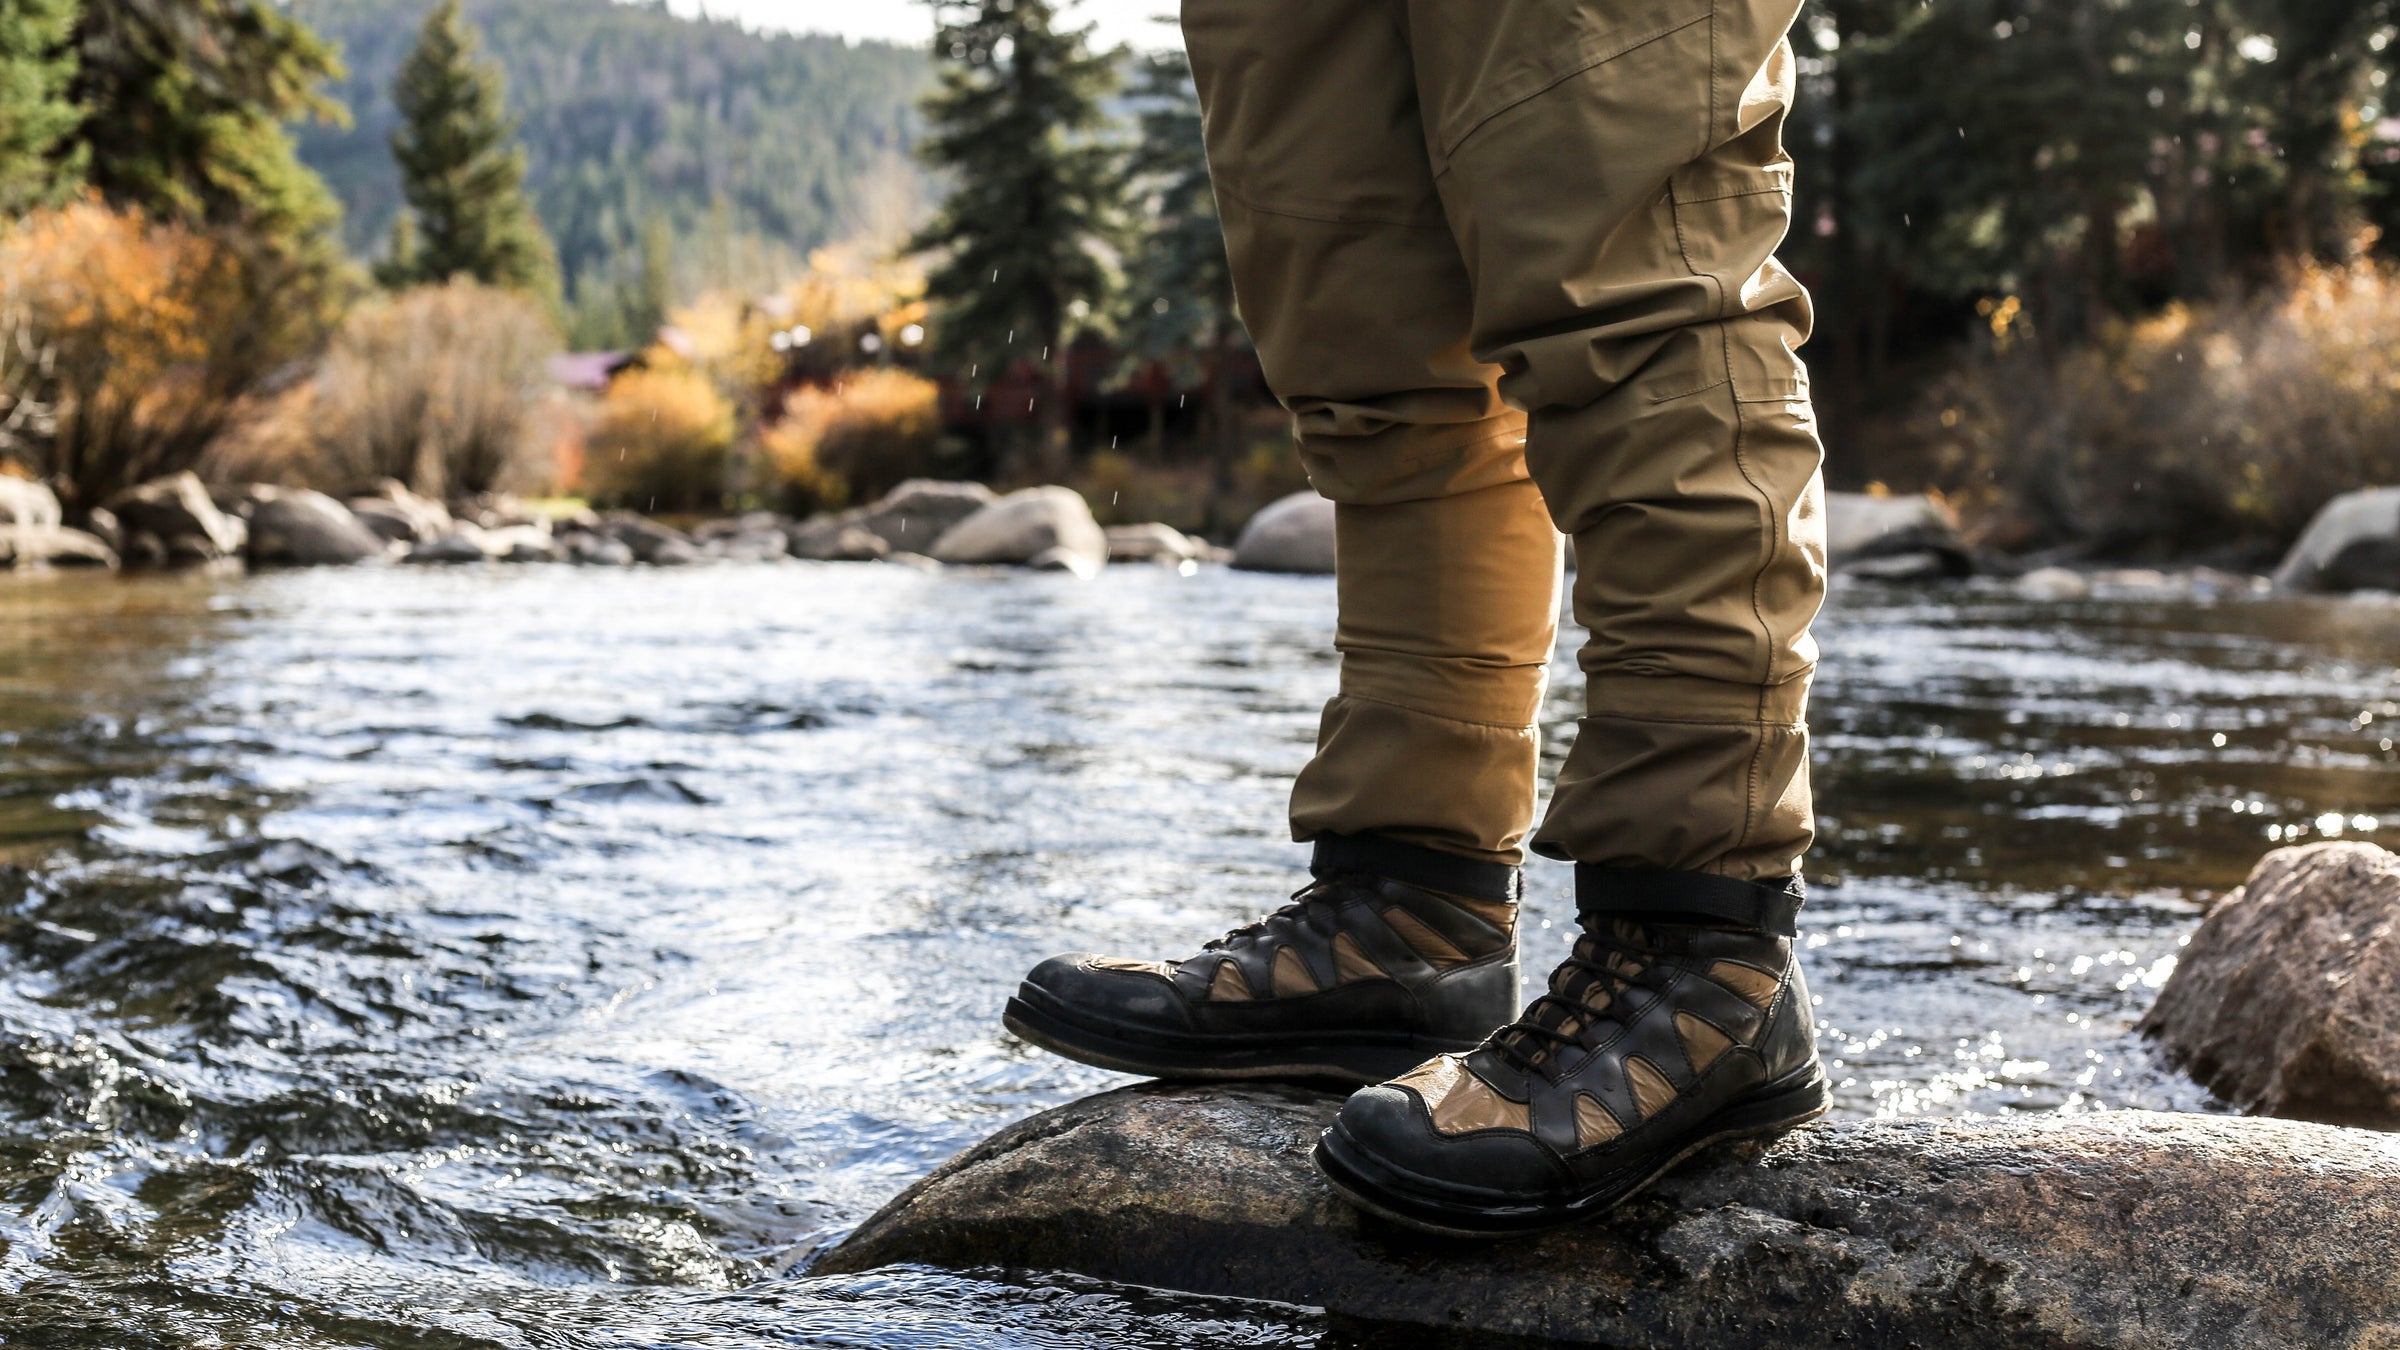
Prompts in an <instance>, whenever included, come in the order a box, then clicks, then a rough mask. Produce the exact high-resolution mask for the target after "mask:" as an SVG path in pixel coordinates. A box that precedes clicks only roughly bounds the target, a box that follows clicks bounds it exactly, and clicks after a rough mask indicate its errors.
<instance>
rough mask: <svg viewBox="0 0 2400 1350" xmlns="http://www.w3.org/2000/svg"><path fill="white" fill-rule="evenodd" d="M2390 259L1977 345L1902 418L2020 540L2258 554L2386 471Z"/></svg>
mask: <svg viewBox="0 0 2400 1350" xmlns="http://www.w3.org/2000/svg"><path fill="white" fill-rule="evenodd" d="M2394 351H2400V275H2396V274H2395V273H2394V272H2393V271H2392V270H2391V269H2388V268H2385V267H2380V266H2374V265H2363V264H2362V265H2359V266H2355V267H2344V268H2316V269H2311V270H2309V271H2306V272H2304V273H2301V274H2298V275H2296V276H2294V277H2292V278H2291V279H2289V280H2288V281H2287V282H2286V283H2285V284H2284V285H2282V286H2279V287H2277V288H2275V289H2274V290H2272V291H2270V292H2268V293H2266V294H2263V295H2261V296H2259V297H2257V298H2255V299H2253V300H2251V301H2248V302H2246V303H2238V304H2227V305H2221V306H2182V305H2178V306H2173V307H2170V308H2168V309H2166V310H2164V311H2162V312H2161V313H2159V314H2157V315H2154V316H2152V317H2150V318H2147V319H2143V320H2140V321H2138V322H2133V323H2125V324H2119V325H2116V326H2114V327H2112V328H2110V329H2109V330H2108V331H2107V332H2105V333H2104V334H2102V336H2101V338H2100V339H2099V341H2097V342H2095V343H2093V344H2091V345H2090V346H2088V347H2084V348H2080V349H2078V350H2075V351H2071V352H2067V353H2065V354H2063V355H2059V354H2048V353H2044V352H2042V351H2041V350H2040V349H2039V344H2038V343H2034V342H2023V341H2020V342H2014V343H2009V344H1995V345H1994V347H1993V348H1992V349H1991V350H1988V351H1987V352H1985V353H1984V354H1983V355H1982V356H1981V357H1979V358H1977V359H1974V360H1971V361H1969V362H1968V363H1966V365H1965V366H1964V367H1962V369H1961V370H1959V371H1958V372H1956V373H1954V374H1953V375H1951V376H1950V377H1948V378H1947V379H1945V380H1944V381H1942V382H1941V383H1940V384H1938V385H1937V387H1936V388H1935V389H1934V391H1933V394H1932V397H1931V399H1930V400H1929V401H1928V402H1927V403H1926V404H1925V405H1924V407H1923V408H1922V410H1921V411H1920V413H1919V414H1918V415H1917V416H1916V417H1915V418H1914V420H1913V428H1914V435H1915V437H1916V439H1917V440H1918V442H1919V443H1920V444H1921V445H1924V446H1926V447H1927V448H1928V450H1929V451H1930V454H1931V457H1932V460H1933V462H1934V464H1935V465H1936V466H1937V472H1936V475H1935V477H1936V480H1937V481H1936V482H1935V484H1934V485H1935V486H1937V487H1946V488H1950V489H1952V490H1953V491H1954V492H1956V493H1958V494H1960V495H1961V496H1962V497H1964V499H1965V500H1967V501H1968V502H1969V503H1971V504H1974V503H1979V504H1980V505H1981V506H1982V507H1983V508H1984V510H1985V511H1986V512H1999V513H2006V514H2009V515H2013V516H2014V517H2016V518H2018V520H2019V528H2021V529H2023V530H2024V531H2026V532H2027V533H2028V534H2029V541H2030V542H2063V541H2078V542H2089V543H2092V544H2095V545H2097V546H2098V548H2099V549H2100V550H2101V551H2103V552H2108V553H2115V554H2143V553H2149V554H2181V553H2193V552H2201V553H2220V554H2227V555H2237V554H2246V555H2249V557H2250V558H2251V559H2264V558H2266V557H2267V556H2269V555H2271V554H2272V553H2273V552H2274V551H2275V550H2276V549H2278V548H2280V547H2281V546H2283V545H2284V544H2286V543H2288V542H2289V541H2290V540H2291V539H2292V538H2293V537H2294V536H2296V535H2297V534H2298V533H2299V531H2300V529H2301V527H2302V526H2304V525H2306V524H2307V522H2308V518H2309V517H2310V516H2311V515H2313V514H2315V512H2316V510H2317V508H2319V507H2320V506H2322V505H2324V503H2325V502H2326V501H2327V500H2329V499H2330V498H2332V497H2334V496H2335V495H2337V494H2339V493H2341V492H2345V491H2347V490H2349V489H2351V488H2356V487H2364V486H2370V485H2378V484H2392V483H2400V365H2395V364H2394V361H2393V358H2392V353H2393V352H2394Z"/></svg>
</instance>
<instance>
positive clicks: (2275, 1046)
mask: <svg viewBox="0 0 2400 1350" xmlns="http://www.w3.org/2000/svg"><path fill="white" fill-rule="evenodd" d="M2141 1029H2142V1030H2143V1031H2144V1032H2146V1033H2147V1034H2149V1035H2151V1036H2153V1037H2156V1038H2157V1039H2158V1041H2159V1042H2160V1043H2161V1044H2162V1045H2163V1046H2164V1047H2165V1048H2166V1050H2167V1053H2168V1055H2169V1056H2170V1057H2172V1058H2173V1059H2175V1060H2177V1061H2178V1062H2179V1063H2181V1064H2182V1065H2183V1066H2184V1067H2185V1068H2186V1069H2187V1070H2188V1071H2189V1072H2190V1073H2191V1075H2192V1077H2194V1078H2195V1079H2198V1080H2199V1081H2200V1082H2201V1083H2203V1084H2205V1085H2206V1086H2207V1087H2208V1088H2209V1089H2210V1090H2211V1091H2213V1092H2215V1093H2216V1094H2217V1095H2218V1096H2220V1097H2223V1098H2224V1099H2226V1100H2227V1101H2230V1102H2232V1103H2234V1104H2235V1105H2237V1106H2240V1107H2241V1108H2242V1109H2243V1110H2245V1111H2254V1112H2257V1113H2259V1114H2262V1115H2271V1116H2289V1117H2295V1118H2298V1119H2303V1120H2321V1121H2329V1122H2332V1123H2335V1124H2342V1125H2364V1126H2369V1127H2371V1128H2374V1129H2381V1130H2400V856H2396V855H2394V854H2392V853H2389V852H2386V851H2385V850H2383V849H2380V848H2377V847H2375V846H2374V845H2372V844H2362V843H2352V842H2347V841H2331V842H2326V843H2319V844H2308V845H2304V846H2302V847H2299V848H2283V849H2277V850H2275V851H2274V852H2273V853H2270V854H2268V855H2267V856H2266V857H2265V858H2263V859H2260V860H2259V864H2258V867H2257V868H2256V869H2255V870H2253V871H2252V872H2251V873H2250V880H2249V881H2248V883H2246V884H2245V885H2244V886H2243V887H2242V888H2241V889H2240V890H2237V891H2235V892H2234V893H2233V894H2231V895H2229V896H2227V897H2226V898H2225V899H2224V900H2222V901H2220V902H2219V903H2218V904H2217V906H2216V908H2214V909H2212V910H2210V911H2209V913H2208V917H2207V918H2206V919H2203V920H2202V921H2201V923H2200V929H2199V931H2198V932H2196V933H2194V934H2192V938H2191V942H2190V943H2189V944H2188V945H2187V946H2186V947H2185V948H2184V950H2183V952H2182V953H2181V954H2180V955H2179V956H2178V957H2177V958H2176V962H2175V973H2174V974H2173V975H2172V976H2170V977H2169V978H2168V980H2167V984H2166V987H2165V988H2164V989H2161V990H2159V993H2158V1001H2157V1002H2156V1003H2154V1004H2152V1005H2151V1008H2150V1012H2149V1014H2148V1015H2147V1016H2145V1017H2144V1018H2143V1019H2142V1023H2141ZM2395 1269H2400V1263H2396V1264H2395Z"/></svg>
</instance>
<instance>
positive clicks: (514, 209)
mask: <svg viewBox="0 0 2400 1350" xmlns="http://www.w3.org/2000/svg"><path fill="white" fill-rule="evenodd" d="M478 45H479V44H478V40H477V37H476V35H475V32H474V30H473V29H471V28H469V27H468V26H467V24H466V21H465V20H464V19H462V18H461V17H460V16H459V9H458V0H442V2H441V3H440V4H439V5H437V6H435V7H434V10H433V12H432V13H431V14H429V15H427V16H426V18H425V25H424V27H423V29H422V30H420V32H419V33H418V37H417V45H416V49H415V50H414V51H411V52H410V53H409V55H408V59H407V60H406V61H404V62H402V63H401V66H400V75H399V79H398V81H397V82H396V83H395V85H394V86H393V91H392V99H393V102H394V103H396V104H397V105H398V106H399V109H400V117H401V123H400V128H399V130H397V131H395V132H394V133H393V134H392V157H393V158H394V159H396V160H398V161H399V163H400V191H401V194H402V195H403V196H405V197H406V198H407V199H408V205H409V210H410V212H411V213H412V215H413V218H414V220H413V225H412V227H411V228H412V229H413V232H414V247H413V249H412V251H411V253H410V255H409V256H407V257H405V258H401V257H395V258H392V259H390V260H389V261H388V264H387V266H386V267H385V268H383V269H382V272H381V273H380V275H381V276H383V278H384V279H385V280H386V283H387V284H406V283H410V282H443V281H448V280H449V279H451V278H452V277H457V276H468V277H473V278H474V279H475V280H477V281H480V282H483V283H484V284H486V285H491V286H506V287H510V288H512V289H516V290H523V291H532V292H536V293H543V294H547V293H549V292H550V291H551V290H552V289H553V288H554V287H555V285H556V274H557V268H556V264H555V262H554V261H553V258H552V255H551V251H550V243H549V240H548V239H546V238H544V237H543V234H542V227H541V224H540V222H539V221H537V220H536V219H535V218H534V214H533V207H532V204H531V203H530V202H529V201H528V200H527V199H526V196H525V156H524V152H523V151H521V150H519V149H517V148H516V147H515V145H514V144H513V141H514V138H515V135H516V128H515V127H514V126H513V125H512V124H511V123H510V121H509V119H508V115H507V113H506V111H505V101H504V97H503V94H502V89H501V75H500V72H499V69H498V68H497V67H496V66H493V65H491V64H489V63H487V62H485V61H483V60H481V59H480V57H479V54H478V52H477V47H478Z"/></svg>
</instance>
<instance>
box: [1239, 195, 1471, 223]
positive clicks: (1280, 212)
mask: <svg viewBox="0 0 2400 1350" xmlns="http://www.w3.org/2000/svg"><path fill="white" fill-rule="evenodd" d="M1217 191H1218V192H1220V193H1222V194H1224V195H1225V196H1227V197H1231V198H1232V199H1233V200H1234V201H1236V202H1239V203H1240V204H1241V206H1242V207H1243V209H1245V210H1248V211H1253V212H1256V213H1257V214H1259V215H1262V216H1283V217H1285V218H1287V219H1290V220H1313V221H1316V222H1317V223H1318V224H1320V225H1389V226H1391V227H1392V228H1394V229H1399V230H1445V231H1446V230H1448V229H1449V228H1450V222H1449V221H1447V220H1435V221H1417V220H1395V219H1393V218H1392V217H1390V216H1378V215H1343V214H1338V213H1339V212H1340V211H1341V208H1340V207H1337V206H1332V205H1321V206H1318V207H1317V208H1316V209H1314V210H1307V211H1303V210H1299V209H1297V208H1294V207H1289V206H1268V205H1266V204H1265V203H1263V202H1257V201H1253V200H1251V199H1250V198H1249V197H1246V196H1244V195H1243V194H1241V193H1239V192H1236V191H1234V190H1233V189H1232V188H1230V187H1227V186H1225V185H1224V184H1222V183H1220V184H1218V185H1217Z"/></svg>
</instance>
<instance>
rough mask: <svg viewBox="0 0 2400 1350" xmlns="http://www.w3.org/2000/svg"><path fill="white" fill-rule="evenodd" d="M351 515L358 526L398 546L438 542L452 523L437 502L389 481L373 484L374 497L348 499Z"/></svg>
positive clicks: (447, 513)
mask: <svg viewBox="0 0 2400 1350" xmlns="http://www.w3.org/2000/svg"><path fill="white" fill-rule="evenodd" d="M350 512H351V514H352V515H355V516H357V517H358V523H359V524H361V525H364V526H366V527H367V528H368V529H370V530H373V531H374V532H375V533H376V534H378V535H381V536H382V537H383V538H384V539H386V540H388V541H390V542H392V543H398V544H414V543H417V542H420V541H422V540H427V539H439V538H441V537H442V536H443V535H445V534H448V533H449V532H450V527H451V525H452V523H453V522H452V520H451V516H450V512H449V510H448V508H446V507H444V506H443V505H442V504H441V503H440V502H437V501H434V500H432V499H431V498H429V497H420V496H418V495H417V494H416V493H414V492H411V491H409V490H408V487H407V485H406V484H404V483H400V482H398V481H395V480H393V479H389V478H386V479H384V480H383V481H382V482H381V483H379V484H377V485H376V489H375V493H374V495H373V496H369V497H353V498H351V500H350Z"/></svg>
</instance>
